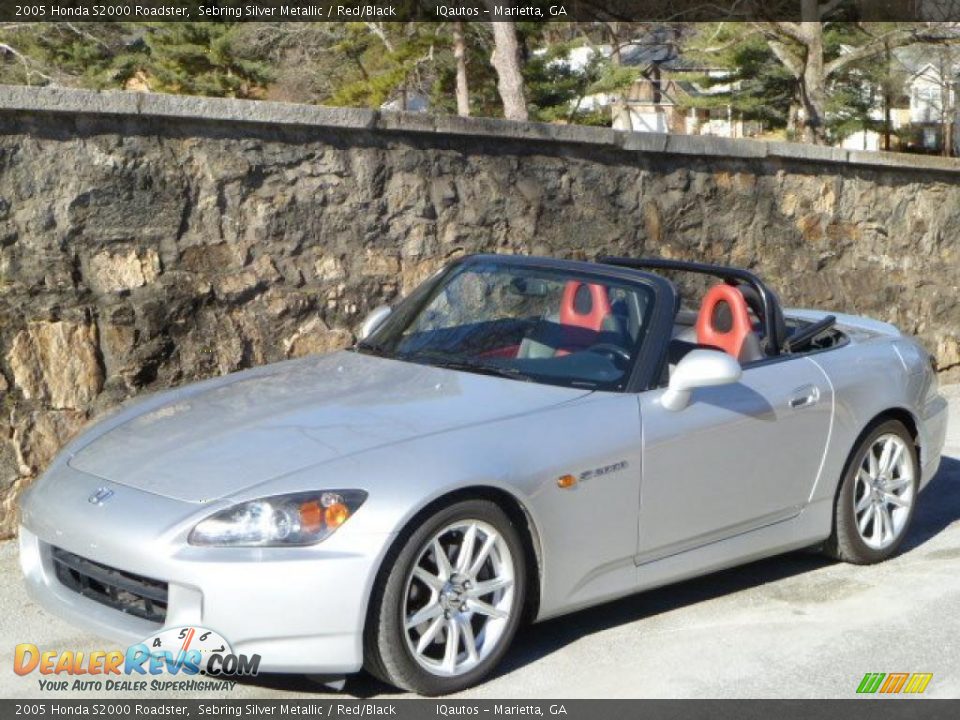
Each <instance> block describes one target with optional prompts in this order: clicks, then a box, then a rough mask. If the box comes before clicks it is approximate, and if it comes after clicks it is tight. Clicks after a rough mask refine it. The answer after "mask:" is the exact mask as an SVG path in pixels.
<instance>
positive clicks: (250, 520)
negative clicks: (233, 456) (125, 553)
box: [188, 490, 367, 547]
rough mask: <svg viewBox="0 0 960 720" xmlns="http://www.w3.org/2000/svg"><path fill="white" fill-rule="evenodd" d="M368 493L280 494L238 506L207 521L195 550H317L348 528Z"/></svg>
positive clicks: (195, 535) (195, 537)
mask: <svg viewBox="0 0 960 720" xmlns="http://www.w3.org/2000/svg"><path fill="white" fill-rule="evenodd" d="M366 499H367V493H365V492H364V491H363V490H324V491H322V492H310V493H297V494H295V495H274V496H273V497H266V498H260V499H259V500H251V501H250V502H245V503H241V504H239V505H234V506H233V507H229V508H227V509H226V510H221V511H220V512H218V513H216V514H215V515H211V516H210V517H208V518H206V519H205V520H201V521H200V522H199V523H197V525H196V526H195V527H194V528H193V530H191V531H190V537H189V538H188V542H189V543H190V544H191V545H234V546H248V547H264V546H283V545H314V544H316V543H318V542H320V541H321V540H323V539H325V538H326V537H328V536H330V535H332V534H333V532H334V531H335V530H336V529H337V528H338V527H340V526H341V525H343V524H344V523H345V522H346V521H347V520H348V519H350V516H351V515H353V514H354V513H355V512H356V511H357V508H359V507H360V506H361V505H362V504H363V501H364V500H366Z"/></svg>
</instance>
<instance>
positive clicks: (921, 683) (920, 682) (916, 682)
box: [903, 673, 933, 693]
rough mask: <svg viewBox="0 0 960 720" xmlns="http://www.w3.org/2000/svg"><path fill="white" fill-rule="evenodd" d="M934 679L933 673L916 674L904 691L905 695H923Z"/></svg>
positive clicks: (912, 676)
mask: <svg viewBox="0 0 960 720" xmlns="http://www.w3.org/2000/svg"><path fill="white" fill-rule="evenodd" d="M932 679H933V673H914V674H913V675H911V676H910V681H909V682H908V683H907V686H906V687H905V688H904V689H903V691H904V692H905V693H922V692H923V691H924V690H926V689H927V685H929V684H930V680H932Z"/></svg>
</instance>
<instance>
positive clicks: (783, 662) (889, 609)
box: [0, 385, 960, 700]
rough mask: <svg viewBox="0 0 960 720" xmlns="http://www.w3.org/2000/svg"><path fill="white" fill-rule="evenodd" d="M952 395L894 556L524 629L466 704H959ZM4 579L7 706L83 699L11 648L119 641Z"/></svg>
mask: <svg viewBox="0 0 960 720" xmlns="http://www.w3.org/2000/svg"><path fill="white" fill-rule="evenodd" d="M944 392H945V394H946V395H947V396H948V398H949V400H950V413H951V414H950V417H951V423H950V428H949V431H948V436H947V451H946V454H945V457H944V460H943V463H942V465H941V469H940V472H939V474H938V475H937V477H936V478H935V479H934V480H933V482H932V483H931V484H930V486H929V487H928V488H927V490H926V491H925V492H924V493H923V494H922V495H921V498H920V504H919V506H918V508H917V515H916V517H915V519H914V524H913V528H912V529H911V533H910V536H909V538H908V539H907V542H906V543H905V546H904V548H903V552H902V553H901V554H900V555H898V556H897V557H896V558H894V559H892V560H889V561H887V562H885V563H882V564H880V565H875V566H870V567H856V566H852V565H844V564H840V563H834V562H831V561H828V560H826V559H824V558H822V557H820V556H818V555H816V554H814V553H811V552H798V553H791V554H789V555H784V556H781V557H776V558H771V559H768V560H764V561H761V562H756V563H753V564H751V565H747V566H744V567H740V568H736V569H733V570H728V571H725V572H722V573H718V574H714V575H710V576H707V577H703V578H698V579H696V580H692V581H689V582H685V583H682V584H679V585H674V586H671V587H667V588H663V589H660V590H656V591H652V592H647V593H644V594H640V595H636V596H634V597H631V598H627V599H624V600H620V601H617V602H614V603H609V604H606V605H603V606H601V607H597V608H594V609H591V610H586V611H582V612H579V613H575V614H572V615H569V616H566V617H563V618H559V619H557V620H553V621H549V622H545V623H541V624H538V625H534V626H531V627H528V628H524V629H522V630H521V632H520V634H519V636H518V638H517V639H516V641H515V643H514V646H513V648H512V649H511V651H510V652H509V654H508V656H507V658H506V660H505V662H504V663H503V665H502V667H501V668H500V670H499V672H498V673H497V674H496V675H495V676H494V677H493V678H491V679H490V680H488V681H487V682H486V683H484V684H483V685H481V686H479V687H477V688H474V689H472V690H470V691H468V692H465V693H463V694H462V695H461V696H460V697H461V698H478V699H481V698H491V699H493V698H504V699H523V698H563V699H566V698H578V697H579V698H598V697H613V698H641V697H647V698H649V697H655V698H674V697H677V698H684V697H696V698H701V697H708V698H728V697H761V698H767V697H769V698H780V697H791V698H819V697H838V698H851V697H854V696H855V691H856V688H857V685H858V684H859V683H860V680H861V679H862V678H863V675H864V674H865V673H867V672H885V673H891V672H927V673H933V679H932V680H931V682H930V684H929V686H928V688H927V690H926V695H927V696H931V697H952V698H958V697H960V643H958V642H957V638H958V637H960V385H955V386H951V387H949V388H946V389H945V391H944ZM0 577H2V581H0V637H2V638H3V643H2V645H0V697H6V698H27V697H44V696H49V697H53V696H60V697H82V696H83V695H84V693H80V692H54V693H48V692H43V691H41V690H40V689H39V686H38V675H37V674H36V673H34V674H32V675H29V676H25V677H21V676H18V675H16V674H15V673H14V672H13V670H12V667H13V653H14V646H15V645H16V644H17V643H20V642H31V643H34V644H36V645H38V646H39V647H41V649H57V650H68V649H69V650H84V651H87V652H89V651H91V650H95V649H110V648H113V647H114V645H115V643H110V642H109V641H105V640H103V639H100V638H96V637H94V636H91V635H89V634H86V633H83V632H81V631H78V630H76V629H74V628H73V627H71V626H70V625H68V624H67V623H64V622H62V621H61V620H59V619H57V618H55V617H53V616H51V615H49V614H47V613H46V612H44V611H43V610H41V609H40V608H39V607H37V606H36V605H34V604H33V603H32V602H31V601H30V600H29V599H28V598H27V595H26V593H25V590H24V587H23V583H22V581H21V579H20V575H19V570H18V567H17V558H16V546H15V543H12V542H7V543H0ZM394 694H395V692H394V691H393V690H391V689H390V688H387V687H385V686H383V685H381V684H380V683H378V682H377V681H375V680H373V679H372V678H370V677H368V676H366V675H363V674H361V675H357V676H354V677H351V678H349V679H348V681H347V684H346V687H345V688H344V691H343V693H342V694H338V693H334V692H332V691H330V690H328V689H326V688H324V687H322V686H320V685H317V684H315V683H314V682H312V681H310V680H308V679H306V678H303V677H299V676H276V675H270V676H261V677H258V678H256V679H255V680H252V681H246V682H241V683H238V684H237V685H236V686H235V687H234V688H233V690H232V691H230V692H225V693H223V694H222V695H220V697H229V698H238V699H239V698H277V697H300V698H304V697H307V698H314V699H318V700H330V699H334V698H336V697H351V698H355V697H388V696H391V695H394ZM88 695H90V696H94V697H103V696H104V693H103V692H91V693H88ZM110 697H116V698H124V697H125V698H128V699H134V698H135V697H136V698H142V697H149V693H147V694H144V693H129V692H127V693H125V692H115V693H110ZM158 697H159V696H158ZM182 697H202V698H211V697H217V695H214V694H193V695H191V694H184V695H182Z"/></svg>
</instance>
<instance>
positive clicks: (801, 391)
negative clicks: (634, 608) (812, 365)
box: [789, 385, 820, 410]
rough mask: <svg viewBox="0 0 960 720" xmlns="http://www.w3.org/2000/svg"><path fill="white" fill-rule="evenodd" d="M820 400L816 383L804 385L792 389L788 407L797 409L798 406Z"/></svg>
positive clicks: (805, 405)
mask: <svg viewBox="0 0 960 720" xmlns="http://www.w3.org/2000/svg"><path fill="white" fill-rule="evenodd" d="M818 400H820V390H819V388H817V386H816V385H804V386H803V387H799V388H797V389H796V390H794V391H793V394H792V395H791V396H790V403H789V404H790V409H791V410H799V409H800V408H805V407H810V406H811V405H816V404H817V401H818Z"/></svg>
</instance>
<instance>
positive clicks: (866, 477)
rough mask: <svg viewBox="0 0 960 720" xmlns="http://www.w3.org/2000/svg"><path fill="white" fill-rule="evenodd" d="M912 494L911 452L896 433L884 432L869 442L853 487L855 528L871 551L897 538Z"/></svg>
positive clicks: (902, 526)
mask: <svg viewBox="0 0 960 720" xmlns="http://www.w3.org/2000/svg"><path fill="white" fill-rule="evenodd" d="M915 493H916V490H915V483H914V464H913V457H912V451H911V449H910V448H908V447H907V444H906V442H905V441H904V440H903V438H901V437H900V436H898V435H895V434H893V433H886V434H884V435H881V436H880V437H878V438H877V439H876V440H874V441H873V443H872V444H871V445H870V447H869V449H868V450H867V453H866V455H864V457H863V461H862V462H861V463H860V469H859V471H858V472H857V481H856V485H855V487H854V493H853V502H854V516H855V517H856V524H857V531H858V532H859V533H860V537H861V538H862V539H863V541H864V543H866V544H867V546H868V547H870V548H871V549H873V550H885V549H887V548H888V547H890V546H891V545H893V544H894V543H895V542H897V541H898V540H899V539H900V536H901V535H902V534H903V530H904V527H905V526H906V524H907V521H908V520H909V518H910V509H911V506H912V505H913V501H914V495H915Z"/></svg>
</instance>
